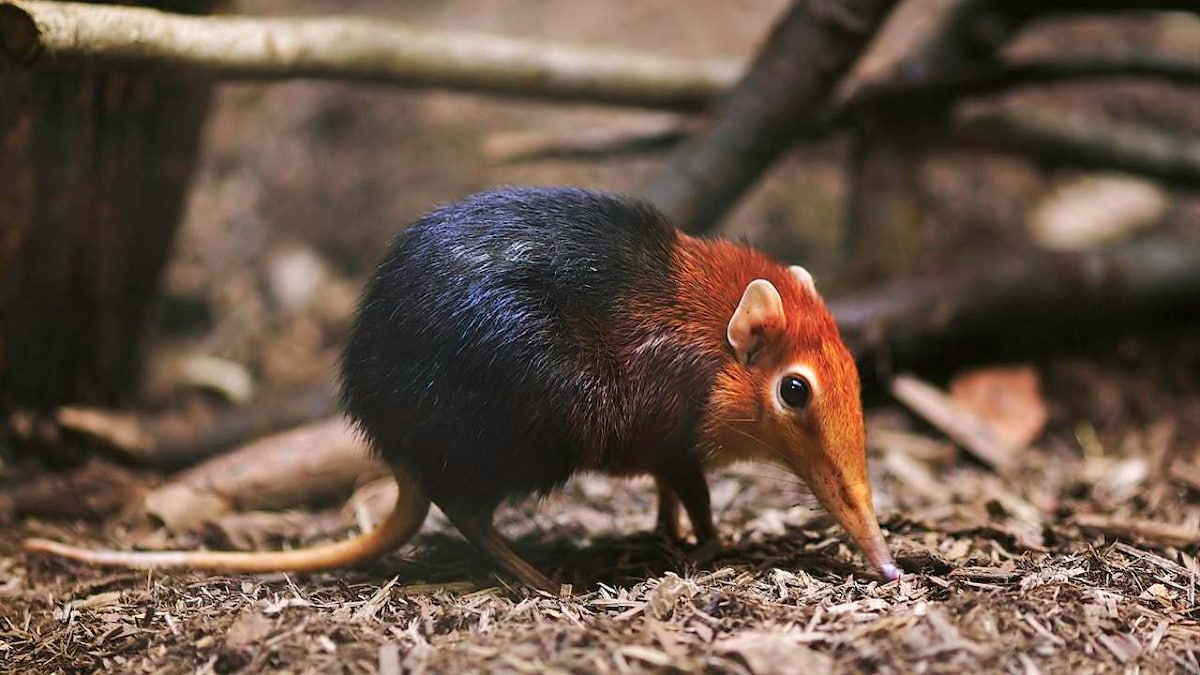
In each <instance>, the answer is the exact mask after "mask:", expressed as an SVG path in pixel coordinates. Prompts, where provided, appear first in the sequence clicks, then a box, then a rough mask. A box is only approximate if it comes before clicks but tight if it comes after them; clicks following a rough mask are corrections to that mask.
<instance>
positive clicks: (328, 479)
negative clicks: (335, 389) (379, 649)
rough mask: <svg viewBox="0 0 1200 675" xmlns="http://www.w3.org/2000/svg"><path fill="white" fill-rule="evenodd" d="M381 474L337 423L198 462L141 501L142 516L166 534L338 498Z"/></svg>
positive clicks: (342, 424)
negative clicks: (232, 515)
mask: <svg viewBox="0 0 1200 675" xmlns="http://www.w3.org/2000/svg"><path fill="white" fill-rule="evenodd" d="M384 473H386V470H385V469H384V468H383V466H382V465H381V464H380V463H378V462H377V461H375V460H374V459H373V458H371V457H370V455H369V454H368V452H367V451H366V447H365V445H364V444H363V443H362V442H361V441H360V440H359V439H358V438H357V437H356V436H355V435H354V434H353V433H352V432H351V430H350V429H349V427H348V426H347V425H346V423H345V422H344V421H343V420H342V419H340V418H334V419H329V420H326V421H323V422H317V423H315V424H310V425H308V426H304V427H299V428H297V429H293V430H291V431H288V432H285V433H282V434H278V435H275V436H269V437H267V438H263V439H260V440H257V441H255V442H253V443H251V444H249V445H246V446H243V447H241V448H239V449H237V450H234V451H231V452H228V453H225V454H223V455H220V456H218V457H214V458H213V459H211V460H209V461H207V462H204V463H203V464H199V465H197V466H195V467H194V468H192V469H190V470H188V471H186V472H184V473H182V474H180V475H179V476H177V477H175V478H174V479H173V480H172V481H170V482H169V483H167V484H165V485H163V486H162V487H159V488H158V489H156V490H154V491H153V492H151V493H150V494H148V495H146V498H145V500H144V502H143V508H144V509H145V511H146V513H147V514H149V515H151V516H153V517H155V518H157V519H158V520H161V521H162V522H163V523H164V524H165V525H166V526H167V527H168V528H169V529H171V530H182V529H188V528H190V527H193V526H195V525H196V524H199V523H201V522H203V521H206V520H210V519H212V518H214V517H216V516H218V515H221V514H223V513H227V512H230V511H235V510H254V509H278V508H286V507H289V506H295V505H299V504H312V503H314V502H319V501H321V500H329V499H336V498H342V497H345V496H346V495H347V494H349V492H350V490H351V488H352V487H353V486H354V485H355V484H356V483H357V482H358V481H360V480H361V479H363V478H364V477H365V476H375V475H382V474H384Z"/></svg>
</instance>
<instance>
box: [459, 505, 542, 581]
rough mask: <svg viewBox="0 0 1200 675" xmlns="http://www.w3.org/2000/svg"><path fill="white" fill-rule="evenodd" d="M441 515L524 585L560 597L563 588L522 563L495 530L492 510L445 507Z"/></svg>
mask: <svg viewBox="0 0 1200 675" xmlns="http://www.w3.org/2000/svg"><path fill="white" fill-rule="evenodd" d="M442 512H443V513H445V514H446V517H447V518H449V519H450V522H451V523H453V524H454V527H457V528H458V531H459V532H461V533H462V535H463V536H464V537H466V538H467V541H469V542H471V543H472V544H473V545H474V546H475V547H476V548H478V549H479V550H480V551H483V552H484V553H485V554H487V555H488V556H491V558H492V559H493V560H495V561H496V562H497V563H499V565H500V567H501V568H503V569H504V570H505V571H506V572H508V573H509V574H511V575H513V576H514V577H516V578H517V579H518V580H519V581H520V582H521V583H523V584H525V585H527V586H533V587H534V588H540V589H541V590H543V591H546V592H547V593H553V594H555V595H557V594H558V591H559V586H560V585H559V584H558V583H556V582H555V581H553V580H552V579H550V577H547V576H546V575H544V574H542V573H541V572H539V571H538V570H537V568H535V567H534V566H533V565H530V564H529V563H527V562H525V561H524V560H522V559H521V557H520V556H518V555H517V554H516V553H515V552H514V551H513V550H512V548H510V547H509V545H508V542H507V541H505V540H504V537H501V536H500V533H499V532H497V531H496V526H495V525H494V524H493V523H492V516H493V513H492V512H491V511H482V512H474V511H457V510H456V511H447V510H446V509H445V508H443V509H442Z"/></svg>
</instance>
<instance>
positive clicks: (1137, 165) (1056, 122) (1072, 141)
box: [950, 111, 1200, 189]
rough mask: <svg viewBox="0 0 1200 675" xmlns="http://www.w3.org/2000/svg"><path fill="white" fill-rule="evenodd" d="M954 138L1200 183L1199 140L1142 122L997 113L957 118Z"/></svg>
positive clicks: (1056, 161)
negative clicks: (1148, 125)
mask: <svg viewBox="0 0 1200 675" xmlns="http://www.w3.org/2000/svg"><path fill="white" fill-rule="evenodd" d="M950 138H951V140H952V141H953V142H955V143H956V144H959V145H965V146H968V147H976V148H985V149H988V150H993V151H997V152H1005V153H1015V154H1018V155H1022V156H1025V157H1035V158H1037V159H1039V160H1042V161H1044V162H1047V163H1052V164H1060V165H1068V166H1077V167H1083V168H1088V169H1117V170H1121V171H1130V172H1133V173H1140V174H1143V175H1147V176H1152V177H1155V178H1159V179H1162V180H1165V181H1169V182H1173V183H1177V184H1179V185H1180V186H1181V187H1186V188H1190V189H1195V187H1196V186H1197V185H1200V138H1195V137H1192V136H1187V135H1183V134H1173V133H1169V132H1165V131H1158V130H1156V129H1153V128H1150V127H1146V126H1141V125H1132V124H1126V123H1117V122H1096V121H1085V120H1079V119H1075V118H1067V117H1065V116H1063V115H1056V114H1052V113H1048V112H1041V113H1033V112H1032V111H1024V112H1021V113H1019V114H1018V113H1006V112H999V111H997V112H988V113H975V114H970V115H963V116H958V117H957V119H956V120H955V121H954V124H953V126H952V129H951V132H950Z"/></svg>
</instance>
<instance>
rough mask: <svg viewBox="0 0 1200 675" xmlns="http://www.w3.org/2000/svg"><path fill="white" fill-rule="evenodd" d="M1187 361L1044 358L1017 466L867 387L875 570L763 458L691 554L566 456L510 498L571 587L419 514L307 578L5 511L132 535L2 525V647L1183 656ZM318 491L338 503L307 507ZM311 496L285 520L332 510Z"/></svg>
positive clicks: (721, 479)
mask: <svg viewBox="0 0 1200 675" xmlns="http://www.w3.org/2000/svg"><path fill="white" fill-rule="evenodd" d="M1198 366H1200V344H1198V342H1197V341H1196V340H1194V339H1191V340H1183V341H1178V340H1176V341H1174V342H1172V343H1170V344H1166V345H1164V344H1159V343H1154V344H1145V343H1143V342H1138V341H1126V342H1123V343H1121V344H1119V345H1116V346H1114V347H1111V348H1109V349H1107V350H1105V351H1104V352H1103V353H1101V354H1099V355H1091V356H1075V357H1060V358H1056V359H1052V360H1050V361H1047V362H1046V363H1044V364H1039V365H1038V366H1037V371H1038V372H1039V373H1040V376H1041V382H1042V388H1043V389H1044V392H1045V399H1046V401H1048V404H1049V426H1048V428H1047V430H1046V432H1045V433H1044V434H1043V435H1042V436H1041V437H1040V438H1039V439H1038V440H1037V441H1036V442H1035V444H1034V445H1033V446H1031V447H1030V448H1029V449H1027V450H1025V451H1023V452H1022V453H1021V454H1020V456H1018V457H1016V458H1015V463H1016V466H1017V467H1018V468H1017V469H1016V470H1015V473H1013V474H1011V475H1006V476H1000V475H998V474H997V473H995V472H993V471H992V470H990V469H988V468H987V467H985V466H984V465H982V464H978V463H976V462H974V461H973V460H972V459H971V458H970V457H969V456H967V455H966V454H965V453H962V452H961V451H958V450H956V449H955V448H954V447H953V446H951V445H949V444H948V443H947V442H945V441H944V440H942V439H941V438H940V437H939V436H938V434H937V432H936V431H934V430H932V429H931V428H929V427H927V426H924V425H922V424H921V423H920V422H919V421H917V420H915V419H914V418H912V417H911V416H909V415H908V414H906V413H904V412H902V411H901V410H899V409H897V408H890V407H882V408H877V409H873V410H872V411H871V413H870V415H869V418H870V426H871V432H870V434H871V438H872V443H871V444H872V447H871V452H872V470H873V473H874V474H875V486H876V500H877V502H878V503H879V506H880V513H881V518H882V520H883V524H884V527H885V529H886V531H887V533H888V540H889V542H890V543H891V545H892V547H893V550H894V551H895V553H896V555H897V557H898V559H899V562H900V565H901V567H902V568H903V569H904V570H905V571H906V574H905V575H904V576H903V577H902V578H901V579H900V580H899V581H898V582H893V583H887V584H884V583H880V582H879V581H878V580H877V579H875V578H873V577H872V576H871V575H870V574H869V572H868V571H867V570H866V566H865V564H864V563H863V561H862V560H861V558H859V557H858V555H857V553H856V552H854V551H852V550H851V549H850V548H849V546H848V544H847V543H846V542H845V540H844V539H843V537H842V535H841V532H840V530H839V529H838V528H837V527H836V526H834V525H833V524H832V523H831V522H830V521H829V520H828V518H827V517H826V516H825V515H824V514H823V513H822V512H821V511H820V509H819V508H816V507H815V506H813V505H811V504H810V503H808V502H807V501H806V498H805V497H804V493H803V491H802V490H801V489H800V487H799V486H798V485H797V484H796V482H795V480H794V479H792V478H790V477H788V476H785V475H784V474H782V473H779V472H776V471H774V470H771V469H767V468H762V467H745V468H736V469H731V470H729V471H726V472H723V473H722V474H720V475H719V476H717V477H714V479H713V480H712V487H713V497H714V504H715V507H716V509H717V511H718V514H719V516H718V517H719V524H720V526H721V528H722V531H723V532H724V533H725V536H726V544H727V546H726V547H725V548H724V550H722V551H721V552H720V553H718V554H715V555H710V556H709V557H707V558H706V557H704V556H703V554H702V553H701V552H698V551H692V550H681V549H678V548H674V547H671V546H669V545H667V544H666V543H665V542H664V541H663V540H661V539H659V538H657V537H656V536H654V535H653V534H650V533H649V530H650V529H651V527H652V524H653V517H654V503H655V500H654V495H653V490H652V486H651V485H650V484H649V483H641V482H633V483H622V482H615V481H609V480H607V479H604V478H600V477H581V478H579V479H578V480H576V481H574V482H573V483H572V484H571V485H570V486H569V487H568V489H567V490H565V491H564V493H563V494H561V495H559V496H556V497H553V498H551V499H548V500H545V501H543V502H542V503H540V504H538V503H533V502H529V503H523V504H518V505H515V506H514V507H513V508H510V509H506V510H504V511H503V512H502V514H501V521H502V523H501V524H502V528H503V530H504V531H505V532H506V533H508V534H509V535H510V536H512V537H513V538H514V539H515V540H516V542H517V548H518V549H519V550H520V551H522V552H523V553H524V554H525V555H527V556H528V557H529V558H530V559H531V560H532V561H533V562H534V563H535V564H537V565H539V566H540V567H541V568H542V569H544V570H547V571H549V572H551V573H553V574H556V575H557V576H558V578H560V579H561V580H563V581H564V582H566V583H570V584H571V591H572V592H571V594H570V595H569V596H564V597H552V596H548V595H543V594H536V593H531V592H529V591H527V590H525V589H522V588H517V587H513V586H510V585H509V582H508V580H506V579H503V578H498V577H496V576H495V575H494V574H493V570H492V568H491V567H490V566H489V564H488V562H487V561H486V560H484V559H482V558H481V557H480V556H478V555H477V554H475V553H474V552H473V551H472V550H471V549H470V548H469V547H468V546H467V545H466V544H465V543H464V542H462V540H461V539H459V538H458V537H457V536H456V535H454V534H453V531H452V529H451V528H450V527H449V526H448V524H447V523H446V522H445V520H444V518H442V517H441V515H440V514H438V513H436V512H435V514H434V516H433V517H432V518H431V520H430V522H429V523H428V524H427V527H426V529H425V532H424V533H423V534H422V535H421V537H420V538H419V539H418V541H417V543H416V545H415V546H414V547H412V548H410V549H408V550H406V551H404V552H402V554H401V555H397V556H393V557H391V558H388V559H386V560H381V561H377V562H375V563H372V564H370V565H367V566H364V567H362V568H359V569H354V570H346V571H344V572H342V573H338V574H322V575H314V576H306V577H298V578H288V577H286V576H282V575H277V576H273V577H272V576H268V577H253V576H246V577H210V576H204V575H200V574H196V573H170V574H164V573H158V572H155V573H149V572H127V571H120V572H115V573H114V572H113V571H105V570H95V569H86V568H79V567H71V566H65V565H62V564H60V563H57V562H52V561H46V560H32V559H25V558H23V557H22V556H21V555H20V554H19V553H18V552H17V550H16V548H17V541H18V539H19V537H20V536H25V535H33V534H37V535H50V536H58V537H65V538H68V539H72V540H76V541H80V540H82V541H93V542H106V543H109V544H113V543H116V544H117V545H122V543H123V542H124V545H129V543H128V542H129V539H128V537H129V536H130V535H129V533H127V532H126V531H125V530H124V529H122V528H121V527H119V526H110V527H109V528H108V529H107V530H105V531H101V530H99V529H95V528H93V529H88V528H86V527H85V526H82V525H79V524H78V523H76V522H73V521H62V520H57V521H52V520H44V521H43V520H33V519H29V520H26V521H25V522H23V523H21V524H20V525H18V527H16V528H15V529H14V530H13V531H14V534H15V535H16V536H13V537H6V538H5V539H4V540H3V542H0V547H2V548H0V579H2V580H3V581H0V598H3V605H2V609H0V670H3V671H4V672H79V671H88V672H122V673H136V672H202V673H210V672H212V673H225V672H273V671H281V670H282V671H289V672H382V673H400V672H413V673H420V672H481V671H488V672H492V671H501V672H644V671H653V672H667V671H706V672H730V673H784V672H806V673H823V672H843V671H878V672H914V671H915V672H946V673H961V672H1020V673H1040V672H1066V671H1071V672H1078V673H1087V672H1108V671H1113V670H1126V671H1138V670H1140V671H1143V672H1184V673H1188V672H1190V673H1200V601H1198V600H1197V595H1198V592H1197V591H1198V586H1200V580H1198V576H1200V567H1198V565H1197V561H1196V555H1197V553H1198V552H1200V546H1198V545H1197V541H1196V540H1195V539H1194V538H1193V539H1191V540H1188V539H1186V533H1188V532H1195V531H1196V528H1197V524H1198V523H1200V480H1197V476H1200V452H1198V449H1200V414H1197V413H1200V377H1197V375H1198V374H1200V367H1198ZM797 503H800V505H797ZM331 514H332V515H331ZM330 517H341V518H343V527H342V532H341V534H348V533H349V532H350V531H351V530H352V529H353V528H354V524H353V523H352V522H350V521H351V520H352V518H347V517H346V516H344V515H343V514H342V512H340V511H336V512H328V513H323V514H315V515H313V516H311V517H310V518H312V519H316V518H325V519H328V518H330ZM304 520H305V518H304V517H303V516H297V517H295V518H291V519H290V521H289V522H291V521H297V523H298V524H297V525H296V534H295V535H294V536H286V535H285V536H284V540H285V541H284V542H283V543H284V544H285V545H301V544H305V543H312V541H315V540H316V539H319V538H320V537H323V536H328V533H327V532H325V533H324V534H320V533H319V534H317V535H312V534H309V535H306V534H305V533H304V532H305V530H304V528H303V521H304ZM1151 526H1157V529H1156V527H1151ZM1164 528H1165V529H1164ZM1180 533H1183V536H1184V537H1185V538H1184V539H1180V536H1181V535H1180ZM214 537H216V535H215V534H213V533H212V532H210V533H209V534H208V535H207V536H206V537H205V536H201V537H192V538H176V539H174V540H166V541H164V543H163V545H169V544H174V545H184V546H192V545H199V544H208V545H212V546H217V545H226V544H227V542H223V541H221V540H220V538H214ZM279 543H280V542H278V541H272V542H271V545H278V544H279Z"/></svg>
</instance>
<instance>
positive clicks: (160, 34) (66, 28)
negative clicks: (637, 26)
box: [0, 0, 739, 110]
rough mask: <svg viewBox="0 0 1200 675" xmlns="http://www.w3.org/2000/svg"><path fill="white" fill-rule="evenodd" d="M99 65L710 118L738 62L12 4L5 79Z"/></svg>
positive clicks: (2, 46)
mask: <svg viewBox="0 0 1200 675" xmlns="http://www.w3.org/2000/svg"><path fill="white" fill-rule="evenodd" d="M80 61H87V62H96V63H103V64H114V65H126V66H135V67H138V68H155V69H160V70H170V71H172V72H177V71H180V70H188V71H192V72H199V73H203V74H205V75H210V76H216V77H221V78H226V79H253V80H281V79H288V78H301V77H303V78H329V79H339V80H351V81H368V82H383V83H389V84H396V85H403V86H437V87H447V88H451V89H461V90H464V91H478V92H486V93H492V94H503V95H512V96H528V97H535V98H544V99H552V100H565V101H588V102H592V103H610V104H619V105H631V106H642V107H649V108H663V109H670V110H698V109H702V108H704V107H705V106H707V105H708V104H709V102H710V100H711V99H712V98H713V96H714V95H716V94H718V93H719V92H721V91H724V90H725V89H726V88H727V87H728V86H730V85H731V84H732V83H733V82H734V81H735V80H736V78H737V74H738V72H739V67H738V66H737V65H736V64H734V63H732V62H728V61H716V60H713V61H693V60H684V59H671V58H665V57H661V56H656V55H652V54H642V53H636V52H631V51H623V50H617V49H605V48H599V47H595V48H585V47H577V46H572V45H567V44H561V43H555V42H543V41H525V40H515V39H511V38H505V37H499V36H494V35H482V34H472V33H459V32H446V31H437V30H432V29H426V28H416V27H413V26H408V25H405V24H402V23H397V22H391V21H382V20H377V19H360V18H350V17H327V18H272V19H264V18H249V17H233V16H222V17H192V16H182V15H177V14H167V13H164V12H159V11H155V10H150V9H142V8H136V7H117V6H108V5H88V4H77V3H66V2H41V1H35V0H30V1H28V2H25V1H22V2H5V3H2V4H0V69H3V68H5V67H14V66H30V65H33V64H36V63H47V62H49V63H70V62H80Z"/></svg>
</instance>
